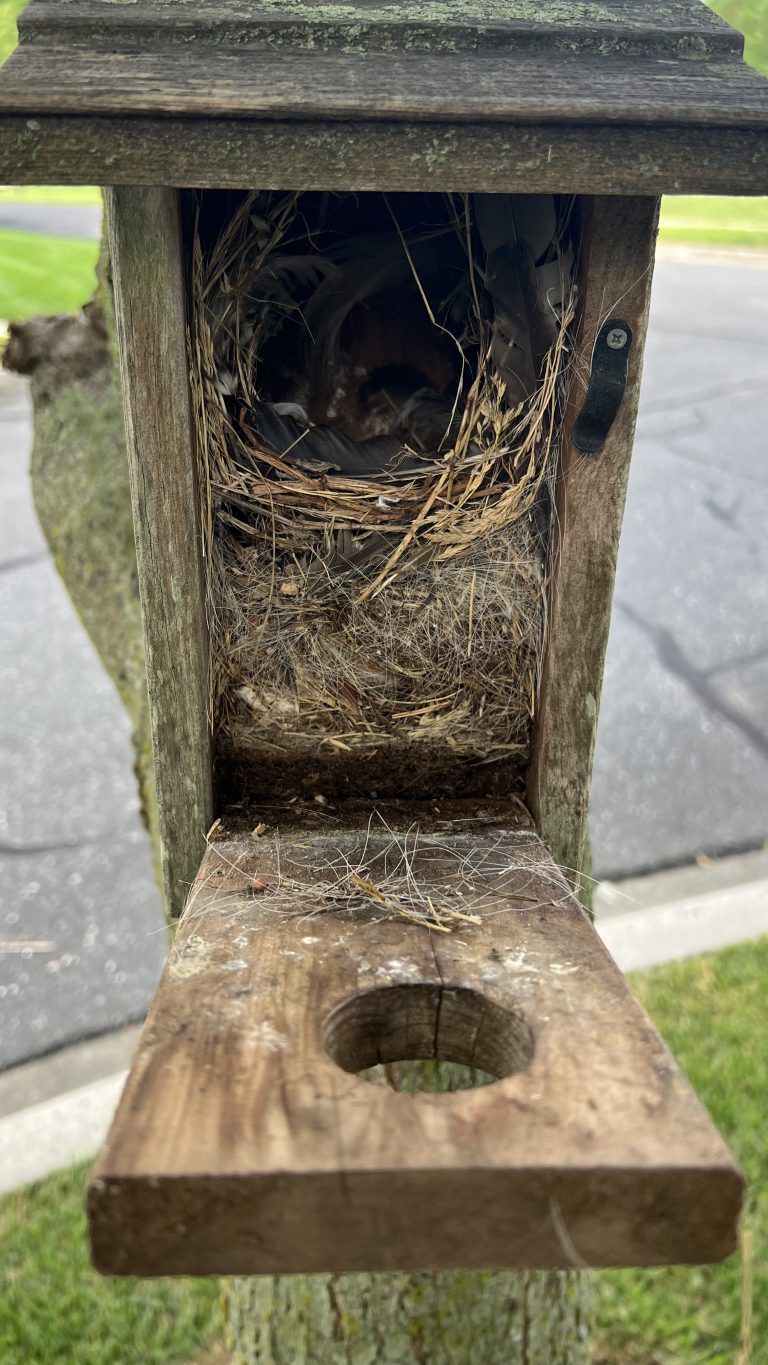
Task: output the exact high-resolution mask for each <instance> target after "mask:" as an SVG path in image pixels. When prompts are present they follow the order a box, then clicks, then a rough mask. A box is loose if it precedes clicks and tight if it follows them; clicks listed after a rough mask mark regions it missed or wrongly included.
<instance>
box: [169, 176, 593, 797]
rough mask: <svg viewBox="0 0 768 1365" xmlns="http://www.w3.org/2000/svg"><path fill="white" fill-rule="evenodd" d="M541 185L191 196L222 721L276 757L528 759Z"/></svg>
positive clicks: (546, 345)
mask: <svg viewBox="0 0 768 1365" xmlns="http://www.w3.org/2000/svg"><path fill="white" fill-rule="evenodd" d="M571 218H572V215H571V206H570V204H568V203H567V202H566V201H561V200H557V199H554V198H549V197H545V196H538V197H529V198H527V199H519V200H516V199H514V198H513V197H510V196H485V195H478V196H471V197H468V196H458V195H457V196H441V195H395V196H391V197H388V196H385V195H379V194H376V195H374V194H368V195H352V194H346V195H322V194H309V193H307V194H303V195H302V194H285V193H276V192H274V193H273V192H270V193H258V194H257V193H254V194H247V195H246V194H243V195H239V196H236V197H234V198H233V197H231V196H228V197H226V198H225V197H223V196H222V198H221V199H213V197H212V196H201V197H200V199H199V200H198V203H197V210H196V219H195V225H194V245H193V297H194V306H193V312H192V323H191V337H190V346H191V361H192V381H193V393H194V400H195V406H196V429H197V433H198V458H199V479H200V488H201V504H202V528H203V540H204V556H205V569H206V576H207V598H208V613H209V627H210V636H211V657H212V667H211V715H212V723H213V724H214V727H215V729H216V730H217V731H218V732H219V734H220V735H221V734H223V735H224V736H228V737H229V739H230V741H231V740H232V737H233V736H240V737H241V738H242V737H243V736H245V737H246V740H247V745H248V747H249V749H250V751H251V752H255V751H258V749H259V746H261V749H262V751H263V753H264V754H265V755H269V762H270V764H272V765H273V766H277V767H278V768H279V767H280V764H281V763H284V764H288V765H290V762H291V760H294V761H295V759H296V757H297V756H298V755H302V754H304V755H306V754H308V753H313V754H314V755H315V756H317V753H318V749H319V748H320V747H321V746H327V748H326V752H330V751H332V750H335V751H337V757H338V755H339V754H342V755H347V757H348V759H349V762H350V763H352V762H353V761H354V759H355V756H358V757H360V756H366V757H370V756H371V754H372V753H373V754H376V753H378V754H385V753H386V754H388V755H389V762H390V770H392V766H393V759H394V771H395V772H396V771H397V763H398V754H403V755H405V754H409V755H410V756H411V757H410V761H411V763H412V762H413V753H414V747H415V748H416V749H418V750H419V751H420V752H421V753H422V754H426V753H427V751H430V752H433V753H434V752H440V753H445V754H447V755H450V758H451V763H452V765H453V766H454V767H455V766H456V764H461V763H466V764H472V765H476V764H488V763H494V762H496V761H502V760H504V761H505V764H506V766H507V767H509V760H510V759H511V760H512V763H513V765H514V766H516V767H517V768H519V770H520V771H521V772H522V771H523V770H524V768H525V765H526V760H527V752H528V744H529V733H530V726H531V719H532V716H533V714H534V711H535V706H536V698H537V692H538V685H539V674H540V666H541V656H542V644H543V636H544V628H545V586H546V577H547V560H548V543H549V532H550V523H551V516H552V505H553V504H552V497H551V489H552V483H553V479H554V475H555V469H556V456H557V442H558V432H559V428H560V423H561V417H562V397H563V393H562V390H563V384H562V380H563V376H564V372H565V368H566V362H567V359H568V354H569V327H570V323H571V320H572V317H573V309H574V290H573V286H572V283H571V261H572V259H573V246H572V240H571V239H572V232H573V227H572V222H571Z"/></svg>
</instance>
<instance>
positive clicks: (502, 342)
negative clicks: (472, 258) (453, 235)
mask: <svg viewBox="0 0 768 1365" xmlns="http://www.w3.org/2000/svg"><path fill="white" fill-rule="evenodd" d="M485 283H486V288H487V290H488V293H489V294H490V295H491V298H492V299H493V302H494V321H493V338H492V344H491V356H492V358H493V361H494V364H495V365H496V368H497V370H498V371H499V373H500V375H501V377H502V378H503V380H504V382H505V383H506V386H507V394H508V396H509V398H510V401H511V402H513V403H520V402H523V401H524V399H526V398H530V397H531V395H532V394H533V393H534V392H535V390H536V386H537V384H538V382H539V379H540V377H541V367H542V362H543V360H544V357H545V356H546V354H547V351H548V350H549V348H550V346H551V345H552V343H553V341H554V340H555V336H556V335H557V327H556V319H555V316H554V314H553V312H552V310H551V309H547V308H546V305H545V303H544V302H543V301H542V299H541V297H540V295H539V292H538V289H537V284H536V274H535V267H534V261H533V254H532V252H531V248H530V247H529V246H528V244H527V242H522V241H521V242H517V243H516V245H515V246H501V247H498V248H497V249H496V250H495V251H492V252H490V253H489V255H488V259H487V263H486V278H485Z"/></svg>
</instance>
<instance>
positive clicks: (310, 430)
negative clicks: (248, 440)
mask: <svg viewBox="0 0 768 1365" xmlns="http://www.w3.org/2000/svg"><path fill="white" fill-rule="evenodd" d="M250 425H251V426H252V428H253V431H254V433H255V434H256V436H257V438H258V439H259V440H260V441H263V442H264V444H265V446H266V448H267V449H268V450H271V451H273V452H274V454H276V455H281V456H283V457H284V458H285V460H286V462H287V463H289V464H290V463H295V464H297V465H300V467H301V468H302V469H306V470H308V471H310V472H313V471H314V472H316V473H318V474H321V473H325V472H329V471H334V472H336V473H340V474H345V475H348V476H349V477H352V478H372V477H376V476H377V475H380V474H382V473H386V475H387V477H388V478H403V479H412V478H413V477H414V475H417V474H420V473H423V471H424V465H423V464H422V463H420V462H419V461H415V460H414V459H413V457H412V456H409V455H408V453H407V451H406V450H405V449H404V447H403V442H402V441H401V440H400V439H399V438H398V437H397V436H371V437H368V438H367V439H366V440H363V441H355V440H353V439H352V437H351V436H346V435H345V434H344V432H343V431H337V430H336V428H335V427H328V426H311V425H308V424H307V423H305V422H301V421H298V420H297V419H296V418H295V417H289V416H284V415H282V414H281V413H279V412H277V411H276V409H275V407H274V406H273V405H272V404H271V403H257V404H255V405H254V407H253V408H252V410H251V414H250Z"/></svg>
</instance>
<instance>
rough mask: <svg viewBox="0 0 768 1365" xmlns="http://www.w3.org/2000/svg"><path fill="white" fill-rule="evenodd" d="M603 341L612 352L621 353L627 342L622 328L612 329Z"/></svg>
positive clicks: (627, 338)
mask: <svg viewBox="0 0 768 1365" xmlns="http://www.w3.org/2000/svg"><path fill="white" fill-rule="evenodd" d="M605 339H606V341H607V342H608V345H609V346H610V348H611V350H612V351H623V350H624V347H625V346H626V344H627V342H628V341H629V337H628V336H627V333H626V332H625V331H624V328H623V327H613V328H612V329H611V331H610V332H609V333H608V335H607V337H606V338H605Z"/></svg>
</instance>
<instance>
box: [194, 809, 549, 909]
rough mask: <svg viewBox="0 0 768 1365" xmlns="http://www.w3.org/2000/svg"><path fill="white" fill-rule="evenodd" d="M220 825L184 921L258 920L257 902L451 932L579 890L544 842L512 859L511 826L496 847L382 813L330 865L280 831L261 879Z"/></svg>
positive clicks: (332, 855)
mask: <svg viewBox="0 0 768 1365" xmlns="http://www.w3.org/2000/svg"><path fill="white" fill-rule="evenodd" d="M217 824H218V822H217ZM215 830H216V826H214V827H213V829H212V830H211V831H210V834H209V847H210V849H211V851H212V853H214V854H216V855H217V860H218V861H214V863H213V868H212V871H211V872H210V873H209V875H208V877H207V878H206V879H205V880H204V881H202V882H201V881H198V882H197V883H195V885H194V887H193V888H192V891H191V892H190V896H189V899H188V901H187V904H186V906H185V909H184V912H183V915H182V919H183V920H184V921H194V920H197V919H200V918H203V917H204V916H205V915H206V914H208V913H209V912H210V911H212V910H216V911H217V912H219V911H222V910H225V911H226V912H227V913H228V914H232V915H233V916H235V917H236V918H237V919H242V920H243V922H244V923H247V924H249V925H252V923H253V903H254V901H257V902H258V907H259V915H260V917H261V918H262V919H263V917H264V916H265V915H272V914H274V915H275V916H277V917H278V918H279V919H283V918H286V919H302V920H303V919H312V918H313V917H314V916H315V915H321V914H328V913H337V914H338V913H341V914H346V915H352V916H354V917H356V918H364V919H366V920H369V921H372V922H375V921H384V920H392V919H395V920H404V921H406V922H407V923H410V924H414V925H418V926H420V927H421V928H425V929H429V930H432V931H434V932H437V933H443V934H450V933H453V932H454V931H456V930H461V929H463V928H466V927H467V926H468V925H475V926H479V925H482V924H483V922H484V920H486V919H489V918H493V917H495V916H496V915H501V914H509V913H510V912H513V911H515V910H530V909H531V908H532V907H534V906H540V905H541V904H542V903H544V902H543V900H542V897H544V900H545V901H546V903H547V904H550V905H559V904H562V903H563V901H564V900H565V899H567V898H568V897H569V895H570V894H571V892H570V888H569V887H568V884H567V882H566V880H565V878H564V876H563V874H562V873H561V872H560V871H559V870H554V869H553V868H552V867H551V865H550V866H547V865H546V864H542V862H541V860H540V858H539V857H538V849H537V847H536V846H533V847H531V849H530V850H529V849H527V848H526V847H525V845H524V844H518V845H517V846H516V847H515V849H514V853H513V856H511V851H510V846H509V840H508V837H507V835H506V833H504V832H501V833H500V834H499V837H498V840H497V841H496V842H495V843H494V844H492V845H491V846H490V847H488V846H487V844H484V845H483V846H482V847H480V848H477V847H474V846H473V845H472V843H471V842H467V841H466V840H460V839H458V840H452V839H451V838H450V837H449V836H435V835H430V834H427V833H424V832H423V831H422V830H421V829H420V828H419V827H418V825H417V824H413V825H411V827H410V828H409V829H406V830H404V831H395V830H393V829H392V828H391V827H390V825H389V824H388V823H387V821H386V819H385V818H384V816H383V815H381V814H380V813H379V812H378V811H374V812H373V814H372V815H371V818H370V820H369V824H368V831H367V835H366V836H364V837H363V838H362V840H361V841H360V843H359V844H358V845H357V846H356V847H355V848H354V849H353V850H351V851H350V850H348V851H347V852H345V851H344V850H343V849H342V847H338V848H336V849H333V848H332V847H329V852H328V857H327V858H326V859H325V861H323V862H322V863H321V864H320V865H318V863H317V850H316V848H313V847H312V846H310V847H307V846H306V845H305V844H301V843H299V844H294V845H292V844H291V842H290V840H288V841H286V843H285V845H284V846H283V845H282V843H281V840H280V837H279V835H275V836H273V839H272V841H271V842H272V843H273V844H274V850H275V853H274V856H273V857H270V858H269V859H264V860H262V863H260V868H261V869H263V865H264V863H265V862H269V863H270V870H269V871H268V872H267V873H266V874H264V875H262V871H260V872H259V874H258V875H257V876H256V877H253V875H249V874H248V873H247V872H246V870H245V868H244V867H243V866H242V863H241V857H237V858H236V859H234V860H233V858H231V857H230V856H228V853H227V850H226V846H221V845H219V844H218V843H216V842H212V841H211V840H212V836H213V835H214V833H215ZM329 843H330V841H329ZM302 849H305V850H306V851H305V852H301V851H300V850H302ZM270 852H271V850H270ZM245 861H246V863H248V862H249V861H250V860H249V859H248V858H247V857H246V859H245ZM273 861H274V863H275V867H274V870H273V869H272V867H271V864H272V862H273ZM219 873H221V874H223V876H222V881H221V882H219V879H218V876H217V874H219ZM232 881H234V882H235V887H234V889H233V887H232V885H231V883H232ZM243 883H245V885H243Z"/></svg>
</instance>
